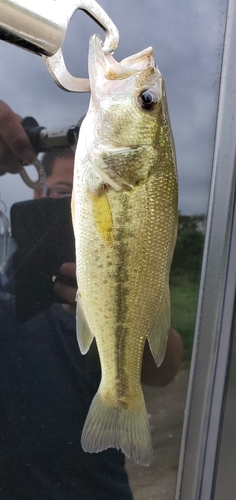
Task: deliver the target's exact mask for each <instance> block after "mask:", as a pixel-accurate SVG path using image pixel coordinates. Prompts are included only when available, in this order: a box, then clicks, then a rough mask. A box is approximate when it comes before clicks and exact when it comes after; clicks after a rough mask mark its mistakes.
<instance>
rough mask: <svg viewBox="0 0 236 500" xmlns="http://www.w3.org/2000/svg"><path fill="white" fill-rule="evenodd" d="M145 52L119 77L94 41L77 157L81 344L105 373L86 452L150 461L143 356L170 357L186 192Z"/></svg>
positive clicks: (158, 81) (157, 78)
mask: <svg viewBox="0 0 236 500" xmlns="http://www.w3.org/2000/svg"><path fill="white" fill-rule="evenodd" d="M144 53H145V54H144V55H143V53H141V55H140V54H138V57H137V58H136V59H135V56H132V57H131V60H130V64H129V65H128V64H127V61H128V58H127V59H126V60H125V61H126V63H125V64H124V67H123V71H124V74H123V76H122V79H120V75H121V73H122V62H121V63H116V61H115V60H114V59H113V58H112V57H111V56H105V55H104V54H103V52H102V48H101V42H100V39H99V38H98V37H92V39H91V42H90V55H89V70H90V83H91V102H90V107H89V110H88V113H87V116H86V118H85V120H84V122H83V124H82V127H81V132H80V138H79V145H78V149H77V153H76V161H75V174H74V189H73V203H72V215H73V225H74V231H75V240H76V262H77V264H76V269H77V271H76V272H77V280H78V304H77V322H78V325H77V335H78V342H79V345H80V348H81V351H82V352H83V353H85V352H87V350H88V349H89V347H90V344H91V342H92V340H93V337H95V338H96V343H97V347H98V352H99V357H100V361H101V369H102V379H101V383H100V387H99V390H98V392H97V394H96V395H95V397H94V400H93V402H92V404H91V407H90V410H89V413H88V416H87V419H86V422H85V426H84V430H83V434H82V446H83V448H84V449H85V451H90V452H97V451H101V450H103V449H106V448H108V447H117V448H121V449H122V451H123V452H124V453H125V454H126V455H127V456H129V457H130V458H132V459H133V460H135V461H136V462H138V463H142V464H145V465H148V464H149V463H150V461H151V458H152V446H151V439H150V430H149V425H148V419H147V414H146V409H145V404H144V400H143V394H142V389H141V386H140V376H141V366H142V356H143V350H144V345H145V342H146V340H147V339H148V341H149V345H150V349H151V351H152V353H153V356H154V359H155V361H156V363H157V365H159V364H160V363H161V362H162V359H163V357H164V353H165V347H166V341H167V335H168V328H169V326H170V310H169V309H170V308H169V287H168V280H169V271H170V265H171V260H172V256H173V250H174V246H175V241H176V232H177V198H178V194H177V192H178V190H177V174H176V168H175V153H174V146H173V140H172V135H171V130H170V125H169V120H168V113H167V109H166V101H165V91H164V87H163V80H162V77H161V74H160V72H159V70H158V69H157V68H154V65H153V55H152V49H149V52H148V49H146V51H144ZM133 58H134V60H133ZM114 61H115V62H114ZM133 61H134V62H133ZM138 62H139V65H138ZM111 63H112V64H113V66H112V71H110V72H109V78H110V80H108V79H107V77H106V72H107V71H108V69H107V68H108V65H110V66H111ZM116 65H117V66H118V69H117V71H118V76H119V78H117V77H116V73H115V71H116ZM137 66H138V68H139V69H137ZM112 72H113V73H112ZM127 73H128V74H127ZM114 82H115V83H114ZM113 83H114V87H113ZM144 87H145V89H146V88H149V87H151V88H153V89H154V91H155V92H156V94H157V96H158V98H159V99H157V103H155V106H154V109H153V110H151V111H150V112H147V111H146V110H143V109H142V108H141V106H139V105H138V104H137V101H136V97H135V96H136V95H138V92H139V93H140V92H141V91H143V90H142V89H143V88H144ZM140 89H141V90H140ZM154 91H153V92H154ZM155 92H154V94H155ZM156 94H155V95H156Z"/></svg>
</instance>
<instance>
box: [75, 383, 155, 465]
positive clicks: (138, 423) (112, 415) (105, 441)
mask: <svg viewBox="0 0 236 500" xmlns="http://www.w3.org/2000/svg"><path fill="white" fill-rule="evenodd" d="M138 403H139V404H138V405H135V406H136V407H135V409H133V408H129V407H128V408H127V407H125V406H124V405H123V406H121V405H119V406H118V404H116V405H113V406H111V405H108V404H107V403H106V401H104V398H102V396H101V392H100V391H99V390H98V392H97V393H96V394H95V396H94V398H93V401H92V403H91V406H90V409H89V412H88V415H87V418H86V421H85V424H84V428H83V432H82V437H81V444H82V448H83V449H84V451H87V452H89V453H97V452H99V451H103V450H106V449H107V448H117V449H121V451H122V452H123V453H124V454H125V455H126V456H127V457H128V458H130V459H131V460H133V461H134V462H136V463H140V464H142V465H149V464H150V463H151V461H152V443H151V435H150V428H149V423H148V417H147V411H146V407H145V403H144V398H143V394H142V390H141V388H140V397H139V401H138Z"/></svg>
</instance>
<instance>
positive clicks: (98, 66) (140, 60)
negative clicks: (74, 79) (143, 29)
mask: <svg viewBox="0 0 236 500" xmlns="http://www.w3.org/2000/svg"><path fill="white" fill-rule="evenodd" d="M148 68H155V61H154V53H153V48H152V47H148V48H147V49H144V50H142V51H141V52H138V53H137V54H134V55H132V56H130V57H126V58H125V59H123V60H122V61H121V62H117V61H116V60H115V59H114V57H113V56H112V55H111V54H105V53H104V51H103V48H102V39H101V38H100V36H99V35H93V36H92V37H91V38H90V43H89V77H90V80H93V79H94V78H96V79H97V78H98V75H100V76H102V77H103V78H105V79H107V80H123V79H125V78H129V77H130V76H132V75H137V74H139V73H141V72H142V71H144V70H146V69H148Z"/></svg>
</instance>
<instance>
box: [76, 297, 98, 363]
mask: <svg viewBox="0 0 236 500" xmlns="http://www.w3.org/2000/svg"><path fill="white" fill-rule="evenodd" d="M76 334H77V341H78V344H79V348H80V351H81V354H86V352H88V350H89V348H90V346H91V344H92V341H93V338H94V336H93V335H92V333H91V330H90V328H89V326H88V323H87V320H86V318H85V315H84V311H83V308H82V305H81V301H80V299H79V297H77V305H76Z"/></svg>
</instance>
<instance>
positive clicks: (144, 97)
mask: <svg viewBox="0 0 236 500" xmlns="http://www.w3.org/2000/svg"><path fill="white" fill-rule="evenodd" d="M138 102H139V104H141V107H142V108H143V109H145V110H147V111H151V110H152V109H154V108H155V107H156V105H157V103H158V97H157V94H156V92H155V90H153V89H145V90H142V92H141V93H140V94H139V96H138Z"/></svg>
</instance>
